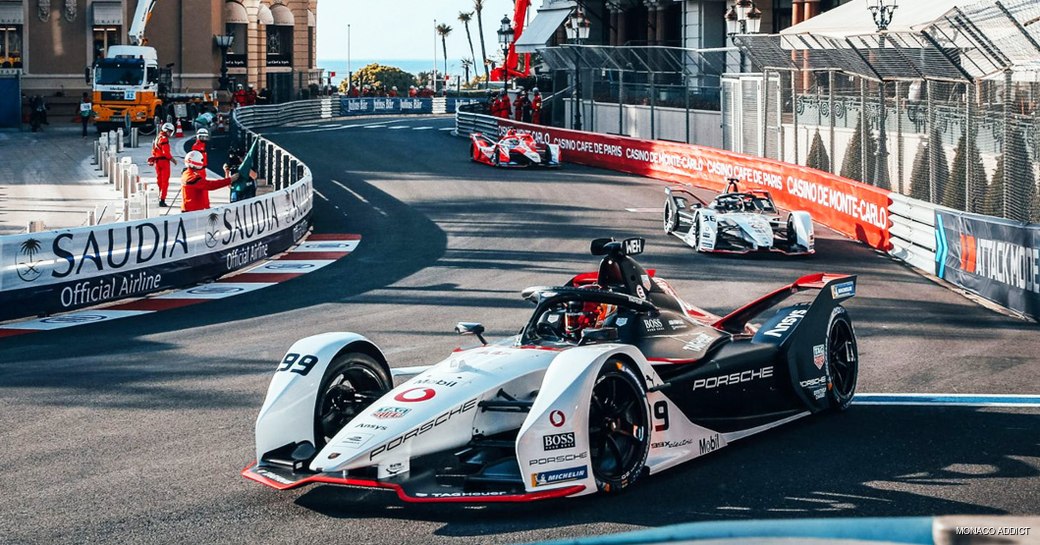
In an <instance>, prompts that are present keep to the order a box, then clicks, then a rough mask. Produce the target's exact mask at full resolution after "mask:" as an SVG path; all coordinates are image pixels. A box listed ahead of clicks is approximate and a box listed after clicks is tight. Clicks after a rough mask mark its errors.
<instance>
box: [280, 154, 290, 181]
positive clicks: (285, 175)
mask: <svg viewBox="0 0 1040 545" xmlns="http://www.w3.org/2000/svg"><path fill="white" fill-rule="evenodd" d="M278 170H280V171H281V178H282V186H281V187H279V188H278V189H285V188H287V187H289V184H290V183H291V181H290V180H289V175H290V172H289V154H288V153H283V154H282V162H281V163H280V164H279V168H278Z"/></svg>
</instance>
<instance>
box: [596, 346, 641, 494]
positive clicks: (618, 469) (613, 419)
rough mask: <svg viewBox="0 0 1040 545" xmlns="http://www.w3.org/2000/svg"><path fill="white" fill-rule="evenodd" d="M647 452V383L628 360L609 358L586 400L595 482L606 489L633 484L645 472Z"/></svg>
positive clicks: (609, 490)
mask: <svg viewBox="0 0 1040 545" xmlns="http://www.w3.org/2000/svg"><path fill="white" fill-rule="evenodd" d="M649 453H650V407H649V405H648V404H647V401H646V386H645V385H644V383H643V381H642V379H641V378H640V377H639V375H638V374H637V373H635V372H634V371H633V370H632V368H631V366H630V365H629V364H627V363H625V362H623V361H621V360H619V359H611V360H608V361H607V363H606V364H604V365H603V369H601V370H600V372H599V376H598V377H596V383H595V385H593V387H592V398H591V400H590V402H589V457H590V459H591V462H592V463H591V465H592V474H593V476H594V477H595V479H596V486H597V487H598V488H599V490H600V491H602V492H607V493H610V492H620V491H621V490H624V489H625V488H628V487H629V486H632V484H634V483H635V482H636V481H637V480H638V479H639V477H640V476H642V474H643V473H644V469H645V467H646V457H647V455H648V454H649Z"/></svg>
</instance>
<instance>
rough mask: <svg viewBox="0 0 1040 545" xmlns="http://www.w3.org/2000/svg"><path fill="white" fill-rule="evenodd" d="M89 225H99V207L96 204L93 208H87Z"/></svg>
mask: <svg viewBox="0 0 1040 545" xmlns="http://www.w3.org/2000/svg"><path fill="white" fill-rule="evenodd" d="M87 225H88V226H93V225H97V207H96V206H95V207H94V209H93V210H87Z"/></svg>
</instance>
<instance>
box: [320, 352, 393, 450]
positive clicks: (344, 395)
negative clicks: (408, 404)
mask: <svg viewBox="0 0 1040 545" xmlns="http://www.w3.org/2000/svg"><path fill="white" fill-rule="evenodd" d="M393 384H394V383H393V380H392V379H391V378H390V376H389V375H388V374H387V372H386V370H385V369H383V366H382V365H379V362H377V361H376V360H375V359H373V358H372V357H371V356H369V355H367V354H362V353H360V352H347V353H345V354H340V355H338V356H336V358H335V359H334V360H332V363H330V364H329V367H328V369H326V370H325V376H324V377H322V379H321V387H320V388H318V399H317V401H316V402H315V405H314V438H315V441H314V443H315V444H314V446H315V448H317V449H318V450H321V448H322V447H324V446H325V444H326V443H328V442H329V441H330V440H331V439H332V438H333V437H334V436H335V435H336V433H338V432H339V430H341V429H343V426H346V425H347V423H348V422H350V421H351V420H352V419H353V418H354V417H355V416H357V415H358V414H360V413H361V412H362V411H364V410H365V409H366V408H367V407H368V406H369V405H371V404H372V403H373V402H374V401H375V400H377V399H379V398H380V397H382V396H383V394H385V393H386V392H389V391H390V389H391V388H392V387H393Z"/></svg>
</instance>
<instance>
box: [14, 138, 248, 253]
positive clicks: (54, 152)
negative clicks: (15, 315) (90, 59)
mask: <svg viewBox="0 0 1040 545" xmlns="http://www.w3.org/2000/svg"><path fill="white" fill-rule="evenodd" d="M89 134H90V136H88V137H87V138H83V137H82V136H81V135H80V128H79V127H74V128H73V127H54V126H51V127H47V128H45V129H44V130H43V131H41V132H36V133H34V132H28V131H25V132H19V131H0V158H3V160H2V161H0V235H13V234H18V233H24V232H26V231H27V229H28V225H29V222H42V226H43V228H44V229H47V230H51V229H64V228H71V227H82V226H85V225H87V222H88V214H89V212H91V211H94V213H95V217H96V218H97V222H98V223H111V222H114V221H122V219H123V218H122V212H123V196H122V193H119V192H116V190H115V186H114V185H112V184H109V183H108V177H106V176H104V175H103V174H102V171H101V170H100V167H98V166H96V165H93V164H92V163H91V158H92V156H93V153H94V140H95V138H96V137H95V135H94V132H93V131H91V132H90V133H89ZM192 139H193V135H192V134H190V133H187V134H186V137H185V138H175V139H172V140H171V149H172V150H173V155H174V157H175V158H177V165H176V166H174V167H173V168H172V169H171V170H172V175H171V176H170V190H169V195H168V197H167V202H169V203H170V205H171V207H172V209H167V208H158V206H157V204H158V203H149V206H148V211H149V215H151V216H157V215H162V214H166V213H170V214H175V213H177V212H178V211H179V210H180V200H179V198H178V199H177V200H176V201H175V200H174V199H175V196H177V195H178V193H179V189H180V172H181V169H182V168H183V167H184V160H183V158H184V142H186V141H191V140H192ZM150 154H151V137H148V136H143V135H142V136H141V140H140V145H139V146H138V147H137V148H133V149H130V148H124V152H123V153H120V154H119V157H130V158H131V160H132V161H133V163H134V164H136V165H138V167H139V168H140V174H141V181H142V182H144V183H146V184H152V185H154V184H155V170H154V169H153V168H152V167H150V166H148V163H147V158H148V156H149V155H150ZM210 170H211V172H210V174H209V176H210V177H211V178H212V177H216V176H217V174H216V173H214V172H212V171H213V170H214V169H213V168H212V167H211V168H210ZM217 170H219V165H218V169H217ZM228 197H229V191H228V190H218V191H213V192H211V193H210V201H211V203H212V205H213V206H218V205H221V204H226V203H227V202H228Z"/></svg>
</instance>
